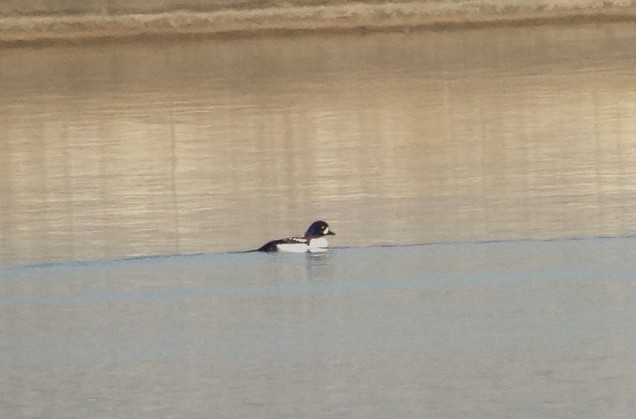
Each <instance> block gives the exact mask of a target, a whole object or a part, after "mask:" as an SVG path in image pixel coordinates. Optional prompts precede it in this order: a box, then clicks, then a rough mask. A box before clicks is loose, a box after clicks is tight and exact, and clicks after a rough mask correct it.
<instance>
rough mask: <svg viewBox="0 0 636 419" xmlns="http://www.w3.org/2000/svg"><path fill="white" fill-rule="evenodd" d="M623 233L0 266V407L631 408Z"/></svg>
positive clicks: (62, 414) (634, 335)
mask: <svg viewBox="0 0 636 419" xmlns="http://www.w3.org/2000/svg"><path fill="white" fill-rule="evenodd" d="M634 272H636V239H587V240H567V241H564V240H557V241H547V242H538V241H531V242H497V243H473V244H470V243H468V244H447V245H429V246H407V247H404V246H400V247H388V248H381V247H380V248H364V249H363V248H348V249H334V250H333V251H332V252H331V253H329V254H323V255H306V256H305V255H283V254H280V255H267V254H259V253H244V254H219V255H197V256H187V257H184V256H177V257H158V258H149V259H137V260H130V261H118V262H117V261H113V262H102V263H88V264H61V265H49V266H41V267H27V268H14V269H10V270H8V271H3V272H2V274H1V276H0V281H1V283H2V289H3V292H2V296H1V297H0V307H1V308H2V322H3V325H2V326H3V327H2V340H1V341H0V370H1V372H2V377H3V378H2V386H0V390H1V391H0V400H2V403H1V404H0V410H2V411H3V412H4V413H5V417H46V418H69V417H77V418H85V417H137V418H145V417H147V418H156V417H210V416H212V417H307V418H315V417H377V418H380V417H413V418H420V417H450V418H454V417H475V418H477V417H479V418H482V417H501V418H503V417H517V418H540V417H541V418H543V417H558V418H598V417H612V418H628V417H631V415H632V413H633V412H634V409H636V396H635V394H636V393H634V391H633V390H634V388H636V387H635V386H636V352H634V351H633V348H634V345H635V344H636V331H635V329H634V327H633V324H634V318H635V317H636V282H635V277H634Z"/></svg>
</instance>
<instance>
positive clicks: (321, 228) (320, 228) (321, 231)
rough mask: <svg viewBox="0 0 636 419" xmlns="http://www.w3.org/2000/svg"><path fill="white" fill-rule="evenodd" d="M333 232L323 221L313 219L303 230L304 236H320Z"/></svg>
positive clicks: (332, 233)
mask: <svg viewBox="0 0 636 419" xmlns="http://www.w3.org/2000/svg"><path fill="white" fill-rule="evenodd" d="M335 234H336V233H334V232H333V231H331V230H330V229H329V225H328V224H327V223H325V222H324V221H314V222H313V223H311V225H310V226H309V228H308V229H307V231H306V232H305V237H322V236H329V235H335Z"/></svg>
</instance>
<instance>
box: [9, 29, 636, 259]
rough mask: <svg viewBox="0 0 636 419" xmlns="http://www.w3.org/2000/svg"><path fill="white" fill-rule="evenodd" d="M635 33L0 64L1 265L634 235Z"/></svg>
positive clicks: (387, 39)
mask: <svg viewBox="0 0 636 419" xmlns="http://www.w3.org/2000/svg"><path fill="white" fill-rule="evenodd" d="M635 42H636V28H634V27H633V25H631V24H612V25H598V26H597V25H589V26H579V27H542V28H538V29H537V28H515V29H480V30H472V31H458V32H421V33H413V34H408V35H404V34H373V35H360V36H356V35H347V36H344V35H333V36H320V37H318V36H316V37H300V38H289V39H285V38H268V39H246V40H220V41H219V40H209V41H178V42H156V43H155V42H148V43H134V44H125V43H122V44H114V45H87V46H68V47H66V46H55V47H48V48H43V49H9V50H3V51H2V54H0V91H2V95H0V106H1V108H2V109H3V111H2V113H0V133H1V134H0V172H1V179H2V183H1V184H0V198H1V199H0V205H1V208H0V232H1V238H0V260H2V262H3V263H5V264H15V263H27V262H39V261H48V260H77V259H79V260H82V259H101V258H112V257H120V256H127V255H144V254H171V253H190V252H217V251H229V250H238V249H250V248H254V247H256V246H258V245H260V244H262V243H263V242H265V241H266V240H269V239H272V238H276V237H279V236H281V235H285V234H301V233H302V232H303V231H304V229H305V228H306V225H307V224H308V222H310V221H312V220H314V219H317V218H324V219H326V220H327V221H329V223H330V224H331V225H333V226H334V229H336V230H337V231H338V232H339V235H338V236H336V237H335V239H334V240H333V244H335V245H338V246H365V245H372V244H386V243H391V244H407V243H423V242H439V241H472V240H490V239H510V238H545V237H564V236H588V235H590V236H596V235H610V236H611V235H628V234H634V233H636V221H635V220H636V218H635V217H634V216H633V214H634V213H636V212H635V210H636V91H635V90H634V89H632V88H629V87H628V86H634V85H636V70H634V65H633V63H634V62H635V60H636V50H634V48H633V45H634V43H635Z"/></svg>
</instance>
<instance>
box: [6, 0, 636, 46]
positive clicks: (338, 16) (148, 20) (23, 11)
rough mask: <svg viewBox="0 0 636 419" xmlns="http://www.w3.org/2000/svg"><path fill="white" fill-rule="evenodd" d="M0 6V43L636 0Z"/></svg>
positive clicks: (351, 25)
mask: <svg viewBox="0 0 636 419" xmlns="http://www.w3.org/2000/svg"><path fill="white" fill-rule="evenodd" d="M67 3H68V2H64V1H61V0H60V1H50V2H41V1H37V0H30V1H29V0H27V1H20V2H8V3H5V4H3V5H0V43H4V44H11V43H28V42H42V41H56V40H57V41H60V40H61V41H64V40H67V41H78V40H84V39H88V40H95V39H110V38H131V37H153V36H166V35H207V36H252V35H255V34H259V33H288V32H313V31H331V32H336V31H355V30H370V31H382V30H404V31H406V30H410V29H417V28H429V29H452V28H461V27H474V26H487V25H524V24H542V23H552V22H590V21H626V20H636V0H543V1H541V0H539V1H533V2H530V3H529V2H527V1H523V0H504V1H494V0H474V1H471V0H459V1H453V0H446V1H441V2H440V1H410V2H396V3H392V2H386V1H373V0H368V1H361V2H341V1H340V2H335V1H329V0H327V1H313V0H312V1H300V0H292V1H288V2H285V3H284V4H281V3H277V2H267V1H265V2H264V1H247V0H246V1H241V0H230V1H228V0H215V1H212V2H204V1H202V0H188V1H179V2H177V1H168V2H162V4H161V5H148V4H144V2H142V1H129V2H121V4H119V3H118V2H113V1H106V0H102V1H96V2H90V3H89V4H85V5H79V6H77V5H74V6H73V7H69V6H68V4H67Z"/></svg>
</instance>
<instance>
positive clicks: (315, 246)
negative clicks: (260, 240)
mask: <svg viewBox="0 0 636 419" xmlns="http://www.w3.org/2000/svg"><path fill="white" fill-rule="evenodd" d="M335 234H336V233H334V232H333V231H332V230H331V229H330V228H329V224H327V223H326V222H324V221H322V220H318V221H314V222H313V223H311V225H310V226H309V228H308V229H307V231H306V232H305V235H304V236H303V237H288V238H286V239H279V240H272V241H270V242H267V243H265V244H264V245H263V246H261V247H260V248H258V249H257V251H259V252H291V253H306V252H311V253H314V252H326V251H327V250H328V249H329V242H328V241H327V239H326V238H325V236H334V235H335Z"/></svg>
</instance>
